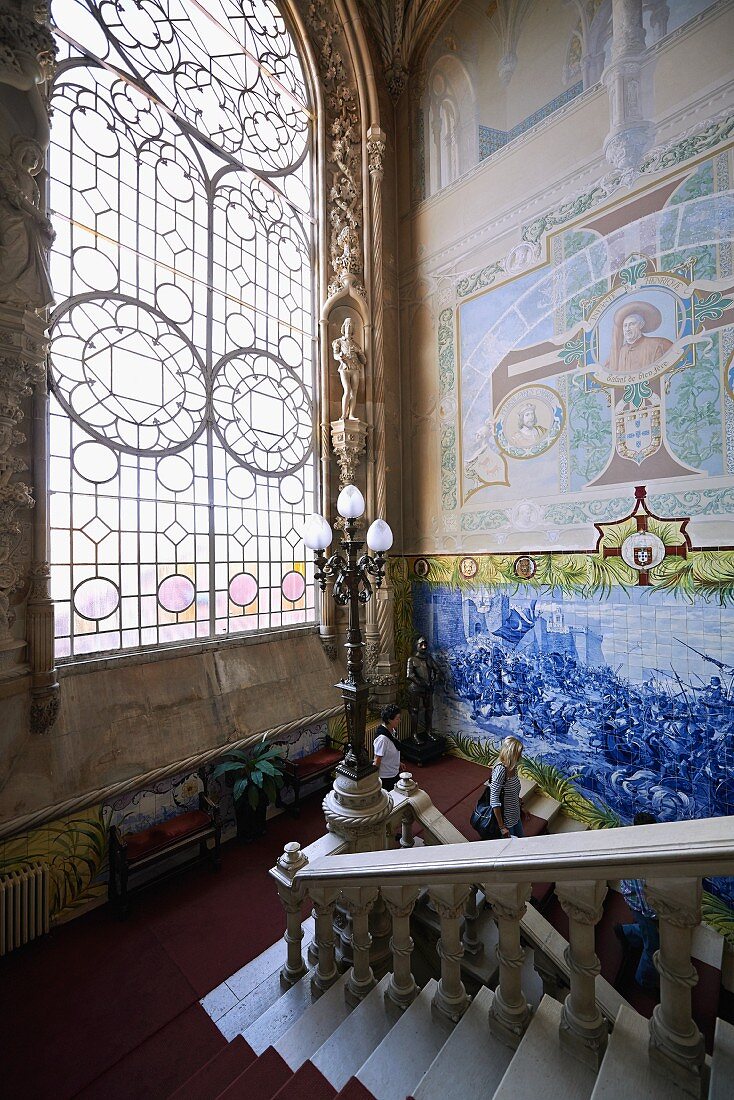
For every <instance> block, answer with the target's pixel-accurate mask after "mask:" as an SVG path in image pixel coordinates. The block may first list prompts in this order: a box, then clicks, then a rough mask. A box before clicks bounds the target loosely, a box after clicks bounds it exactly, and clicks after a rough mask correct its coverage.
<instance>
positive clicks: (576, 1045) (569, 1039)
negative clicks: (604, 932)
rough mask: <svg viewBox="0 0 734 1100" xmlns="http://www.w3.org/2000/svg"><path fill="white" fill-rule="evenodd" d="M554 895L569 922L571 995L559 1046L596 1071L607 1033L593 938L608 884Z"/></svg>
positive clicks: (561, 888) (572, 887)
mask: <svg viewBox="0 0 734 1100" xmlns="http://www.w3.org/2000/svg"><path fill="white" fill-rule="evenodd" d="M556 894H557V895H558V900H559V901H560V903H561V906H562V907H563V911H564V913H565V914H566V916H567V917H568V921H569V926H568V940H569V945H568V947H567V948H566V962H567V963H568V966H569V969H570V971H571V991H570V993H569V994H568V996H567V997H566V1000H565V1001H564V1002H563V1012H562V1014H561V1026H560V1038H561V1044H562V1046H565V1047H567V1048H568V1050H569V1052H570V1053H571V1054H573V1056H574V1057H575V1058H578V1059H579V1060H580V1061H581V1062H585V1063H586V1064H587V1065H589V1066H591V1067H592V1068H593V1069H595V1070H597V1069H598V1068H599V1066H600V1065H601V1060H602V1058H603V1057H604V1051H605V1050H606V1046H607V1037H608V1029H607V1023H606V1020H605V1019H604V1017H603V1016H602V1014H601V1012H600V1011H599V1009H598V1008H597V1005H596V976H597V974H598V973H599V970H600V966H599V959H598V958H597V955H596V951H595V940H594V936H595V931H596V925H597V924H598V922H599V921H600V920H601V915H602V912H603V909H602V906H603V903H604V898H605V897H606V894H607V884H606V882H559V883H558V884H557V885H556Z"/></svg>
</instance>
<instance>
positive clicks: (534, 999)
mask: <svg viewBox="0 0 734 1100" xmlns="http://www.w3.org/2000/svg"><path fill="white" fill-rule="evenodd" d="M532 794H533V792H532V791H528V792H526V805H527V803H528V801H530V808H531V812H534V810H538V811H541V810H542V811H543V813H544V814H545V815H547V816H544V817H542V818H541V815H540V812H538V813H537V814H534V817H535V818H536V819H537V820H539V821H541V822H542V824H541V826H540V827H539V828H538V829H537V830H536V831H535V835H534V836H530V837H528V838H526V839H524V840H520V841H505V842H495V843H481V842H478V843H476V844H470V843H467V842H466V840H465V838H464V837H463V836H462V835H461V833H460V832H459V830H458V828H457V827H456V825H455V824H452V823H451V822H450V821H447V820H446V819H445V818H443V817H442V815H440V814H438V812H437V811H436V810H435V807H433V805H432V804H431V803H430V800H428V799H427V798H426V796H425V792H421V791H420V790H418V789H417V787H416V785H415V784H412V785H411V784H409V783H407V782H406V784H405V791H404V797H403V801H402V802H398V804H397V811H396V813H397V815H398V817H397V818H393V819H391V821H390V823H389V825H388V827H387V837H386V839H387V844H388V850H386V851H379V852H363V853H359V854H352V855H350V854H347V853H345V852H344V850H343V847H341V848H340V845H339V842H338V841H337V840H336V839H335V838H334V837H333V836H330V837H328V838H322V840H321V841H319V842H316V845H314V846H312V849H309V850H306V852H301V850H300V848H299V846H298V845H297V844H289V845H286V850H285V852H284V854H283V856H282V857H281V859H279V861H278V865H277V866H276V867H275V868H274V869H273V871H272V872H271V873H272V875H273V877H274V879H275V881H276V884H277V888H278V893H279V895H280V898H281V901H282V902H283V905H284V908H285V911H286V934H285V937H284V938H285V944H283V943H282V942H281V943H280V944H276V945H273V947H271V948H269V949H268V950H267V951H266V952H264V953H263V955H261V956H260V957H259V958H258V959H256V960H254V961H253V962H252V963H250V964H248V966H247V967H245V968H243V970H242V971H240V972H239V973H238V974H235V975H233V976H232V978H230V979H228V981H227V982H225V983H223V985H222V986H220V987H219V988H218V989H216V990H213V991H212V993H211V994H209V996H208V997H206V998H204V999H203V1001H202V1005H203V1007H204V1008H206V1010H207V1011H208V1012H209V1014H210V1016H211V1018H212V1019H213V1020H214V1021H215V1022H216V1025H217V1027H218V1028H219V1030H220V1031H221V1032H222V1034H223V1035H224V1037H225V1038H226V1039H227V1040H228V1042H229V1048H228V1051H229V1054H228V1055H226V1054H225V1052H220V1054H219V1055H218V1056H217V1058H216V1059H213V1061H212V1063H211V1064H210V1065H209V1066H208V1067H203V1069H202V1070H201V1071H200V1074H199V1075H197V1076H198V1077H199V1082H198V1085H197V1088H198V1091H194V1092H191V1091H189V1092H186V1091H185V1087H184V1089H180V1090H179V1092H178V1093H177V1094H176V1098H177V1100H187V1098H189V1100H193V1097H194V1096H196V1097H198V1098H199V1100H207V1098H208V1097H211V1098H212V1100H215V1098H217V1097H226V1098H227V1100H236V1098H238V1097H242V1098H247V1100H273V1098H276V1097H277V1100H305V1098H306V1097H308V1100H321V1098H324V1100H328V1098H331V1097H338V1098H339V1100H369V1098H370V1097H372V1098H375V1100H393V1098H394V1100H406V1098H412V1100H432V1098H435V1100H447V1098H449V1097H450V1096H452V1095H453V1094H454V1093H457V1094H461V1095H462V1096H463V1097H464V1098H466V1100H472V1098H473V1097H476V1098H477V1100H479V1098H480V1097H481V1098H482V1100H485V1098H488V1100H489V1098H492V1097H496V1098H501V1100H510V1098H511V1100H518V1098H524V1097H530V1096H535V1095H536V1094H541V1095H542V1094H543V1093H544V1092H547V1091H548V1090H549V1088H550V1089H552V1091H553V1093H555V1094H559V1095H563V1096H564V1100H575V1098H579V1100H586V1098H589V1100H612V1098H614V1100H627V1098H634V1100H639V1098H642V1097H645V1098H647V1097H650V1098H651V1100H658V1098H660V1100H662V1098H665V1100H683V1098H684V1097H696V1098H697V1100H723V1098H724V1097H725V1096H726V1097H729V1096H731V1095H734V1029H732V1028H731V1026H730V1025H729V1024H727V1023H725V1022H724V1021H722V1020H718V1021H717V1022H716V1037H715V1040H712V1041H711V1042H709V1044H708V1049H709V1053H708V1054H706V1053H705V1049H704V1037H703V1035H702V1034H701V1029H700V1027H699V1026H698V1025H697V1023H696V1021H695V1020H694V1018H693V1015H692V1009H691V989H692V988H694V987H695V985H696V983H697V981H698V980H699V978H700V973H701V969H700V964H701V962H702V956H705V962H704V963H703V965H705V966H708V967H709V969H710V970H712V971H713V972H714V974H715V979H714V982H715V983H716V982H719V981H720V975H719V973H718V971H716V969H715V967H714V966H711V965H710V964H711V963H712V962H714V963H715V961H716V946H715V945H713V944H712V942H711V941H710V939H709V940H708V941H707V939H706V933H705V932H703V931H702V930H701V926H700V889H701V885H700V876H703V875H712V874H720V873H727V874H730V873H732V871H734V841H732V839H731V836H732V833H731V829H730V826H731V821H730V819H711V820H710V821H707V822H695V823H684V824H685V829H681V828H679V826H678V825H677V824H674V825H672V826H668V827H666V828H663V827H659V826H650V827H647V829H646V830H640V829H622V830H618V831H617V832H616V833H615V845H614V846H610V844H609V838H608V835H607V836H603V835H600V834H599V833H593V832H591V833H588V834H583V835H579V834H578V833H577V831H576V830H574V829H572V828H568V827H566V826H564V822H563V818H562V815H561V814H560V813H559V811H558V807H557V805H556V806H554V805H553V804H552V801H553V800H550V801H549V800H547V799H546V797H545V796H542V798H538V799H535V801H534V802H533V801H532ZM528 795H530V796H531V798H530V799H528ZM398 824H399V825H400V827H401V845H402V846H403V847H404V848H405V847H407V848H410V846H411V845H412V844H413V836H414V832H415V831H416V827H417V828H418V829H420V831H421V832H422V837H423V839H424V845H423V846H415V847H414V848H413V849H412V850H410V851H400V850H399V849H398V850H395V849H394V843H395V840H394V838H395V828H396V825H398ZM553 826H555V828H554V829H553V831H551V828H552V827H553ZM541 834H542V835H541ZM671 834H675V835H671ZM441 845H445V847H437V846H441ZM391 846H392V848H393V850H389V849H390V848H391ZM628 867H634V868H635V870H636V873H637V876H638V877H644V878H647V880H648V890H649V891H652V893H651V896H652V897H653V898H654V903H655V905H656V908H657V909H658V912H659V913H660V914H661V921H660V923H661V950H660V953H659V955H660V961H659V966H658V969H659V971H660V974H661V1000H660V1003H659V1004H658V1005H657V1006H656V1007H655V1015H654V1019H653V1020H648V1019H646V1018H645V1017H646V1015H648V1013H645V1014H643V1013H642V1012H638V1011H637V1010H636V1008H635V1006H634V1005H633V1004H632V1003H630V1002H629V1001H628V1000H626V999H625V997H624V996H623V995H622V994H621V993H620V992H619V990H618V989H615V988H614V985H613V984H612V982H611V981H608V980H606V977H605V976H604V973H603V967H602V965H601V963H600V959H599V957H598V956H597V953H596V950H597V948H598V945H599V942H600V936H599V934H598V933H599V930H600V929H601V928H602V927H603V922H604V919H605V917H604V914H605V905H606V906H609V907H610V913H611V914H612V915H615V914H617V908H615V907H618V906H619V904H620V902H621V900H622V899H621V896H620V895H619V894H617V893H616V892H615V891H614V890H610V889H609V883H610V881H611V882H613V881H614V880H616V879H618V878H619V877H620V876H621V875H622V874H623V873H627V870H628ZM694 868H695V870H694ZM694 876H695V877H694ZM544 879H549V880H551V882H552V883H553V885H552V886H551V891H550V893H548V892H546V893H545V894H544V904H545V905H546V914H547V915H553V912H554V911H556V910H557V911H558V912H560V917H559V918H558V919H557V920H556V924H557V925H558V927H554V926H553V924H551V923H550V922H549V921H548V920H547V919H546V916H545V915H544V914H543V913H542V912H541V911H540V909H539V908H535V907H534V906H533V905H532V904H528V902H529V901H530V900H531V894H532V884H533V883H536V882H537V881H540V880H544ZM306 896H308V897H309V898H310V901H311V902H312V904H313V916H312V917H309V918H308V919H307V920H305V921H303V920H302V919H301V918H302V910H303V904H304V901H305V898H306ZM378 899H379V904H380V905H381V906H382V915H383V918H384V916H385V913H387V914H389V919H390V920H391V922H392V937H391V938H390V954H389V956H388V958H389V960H390V961H391V964H392V969H391V970H389V971H388V973H386V974H385V975H384V977H381V978H380V973H381V972H380V971H378V972H377V974H378V976H377V978H375V976H374V972H373V970H372V967H371V962H372V958H371V952H370V946H371V943H372V940H371V936H370V935H369V932H368V929H369V928H370V927H371V926H370V914H371V913H372V909H373V907H375V906H376V904H377V903H378ZM536 904H537V900H536ZM340 906H341V910H339V907H340ZM345 907H346V911H348V913H349V919H350V921H351V922H352V925H353V932H352V936H351V948H352V950H351V952H350V958H349V959H348V960H347V959H346V958H345V957H344V955H341V956H340V955H339V949H338V944H339V943H340V942H343V941H344V928H343V914H344V911H345ZM340 911H341V916H339V912H340ZM558 912H556V916H557V917H558ZM609 919H610V920H611V917H610V918H609ZM340 921H341V922H342V923H340ZM563 933H565V934H563ZM417 944H419V945H420V951H419V950H416V949H415V948H416V945H417ZM701 944H703V947H701ZM696 953H698V956H699V958H698V959H696ZM601 954H602V955H603V954H604V952H603V951H602V952H601ZM421 957H422V959H423V963H424V964H425V965H419V961H420V959H421ZM718 958H719V965H720V958H721V953H720V952H719V956H718ZM617 961H618V960H617ZM613 962H614V960H612V963H613ZM694 964H695V965H694ZM600 970H601V971H602V973H600ZM712 988H713V986H712ZM712 1031H713V1027H712ZM235 1046H236V1048H237V1049H236V1051H235V1052H234V1053H232V1052H231V1050H230V1048H234V1047H235Z"/></svg>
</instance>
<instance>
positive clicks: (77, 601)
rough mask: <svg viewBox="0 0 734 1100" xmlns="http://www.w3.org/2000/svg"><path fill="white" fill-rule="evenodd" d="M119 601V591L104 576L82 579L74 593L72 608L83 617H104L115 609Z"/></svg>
mask: <svg viewBox="0 0 734 1100" xmlns="http://www.w3.org/2000/svg"><path fill="white" fill-rule="evenodd" d="M119 602H120V595H119V592H118V591H117V589H116V588H115V586H114V584H113V583H112V581H108V580H106V579H105V578H104V577H92V578H91V580H88V581H82V583H81V584H80V585H79V587H78V588H77V590H76V592H75V593H74V609H75V610H76V612H77V614H79V615H82V616H83V618H85V619H106V618H107V616H108V615H111V614H112V613H113V611H116V610H117V605H118V604H119Z"/></svg>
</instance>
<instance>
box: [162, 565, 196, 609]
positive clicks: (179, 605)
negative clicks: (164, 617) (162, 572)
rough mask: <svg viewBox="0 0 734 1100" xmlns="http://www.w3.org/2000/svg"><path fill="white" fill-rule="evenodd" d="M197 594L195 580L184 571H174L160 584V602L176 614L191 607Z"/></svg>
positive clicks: (163, 606)
mask: <svg viewBox="0 0 734 1100" xmlns="http://www.w3.org/2000/svg"><path fill="white" fill-rule="evenodd" d="M195 595H196V590H195V588H194V585H193V582H192V581H191V580H190V579H189V578H188V577H185V576H184V575H183V574H182V573H173V574H172V575H171V576H170V577H166V579H165V580H163V581H161V583H160V584H159V585H158V603H159V604H160V605H161V607H162V608H164V610H166V611H170V612H171V613H172V614H174V615H178V614H179V613H180V612H181V611H185V610H186V608H187V607H191V605H192V603H193V602H194V596H195Z"/></svg>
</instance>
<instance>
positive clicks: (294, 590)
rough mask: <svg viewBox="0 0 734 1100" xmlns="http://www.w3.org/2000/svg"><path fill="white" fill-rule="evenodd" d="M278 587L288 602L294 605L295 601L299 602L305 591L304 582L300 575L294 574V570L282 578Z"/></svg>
mask: <svg viewBox="0 0 734 1100" xmlns="http://www.w3.org/2000/svg"><path fill="white" fill-rule="evenodd" d="M280 587H281V589H282V592H283V595H284V596H285V598H286V599H287V600H288V602H289V603H295V602H296V600H300V598H301V596H302V595H303V593H304V592H305V591H306V581H305V579H304V577H303V574H302V573H296V571H295V570H292V571H291V572H290V573H286V575H285V576H284V577H283V582H282V584H281V586H280Z"/></svg>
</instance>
